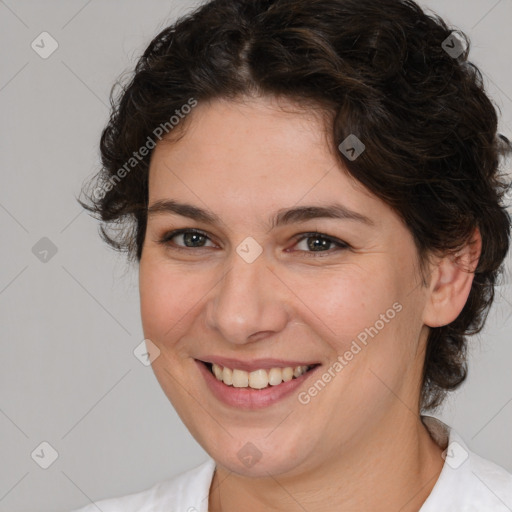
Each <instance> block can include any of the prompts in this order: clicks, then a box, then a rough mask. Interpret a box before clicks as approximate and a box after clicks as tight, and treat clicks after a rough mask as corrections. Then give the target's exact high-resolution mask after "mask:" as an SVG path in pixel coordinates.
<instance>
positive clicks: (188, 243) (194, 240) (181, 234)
mask: <svg viewBox="0 0 512 512" xmlns="http://www.w3.org/2000/svg"><path fill="white" fill-rule="evenodd" d="M173 238H175V239H177V240H181V241H182V242H183V244H184V245H181V244H176V243H175V242H171V241H172V240H173ZM206 240H209V237H208V235H206V234H205V233H203V232H202V231H199V230H197V229H176V230H174V231H169V232H168V233H165V234H164V235H163V236H162V238H160V239H159V240H158V243H159V244H162V245H166V246H172V248H173V249H179V250H181V249H183V250H186V249H201V248H202V247H205V245H203V244H204V242H205V241H206Z"/></svg>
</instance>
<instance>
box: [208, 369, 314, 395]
mask: <svg viewBox="0 0 512 512" xmlns="http://www.w3.org/2000/svg"><path fill="white" fill-rule="evenodd" d="M309 368H310V367H309V366H296V367H294V368H292V367H291V366H287V367H286V368H271V369H270V370H268V371H267V370H264V369H260V370H255V371H253V372H246V371H244V370H237V369H234V370H231V369H230V368H226V367H222V366H219V365H218V364H215V363H213V364H212V372H213V374H214V375H215V377H216V378H217V380H220V381H222V382H224V384H226V385H227V386H233V387H235V388H247V387H250V388H252V389H264V388H266V387H267V386H268V385H270V386H278V385H279V384H281V383H282V382H288V381H290V380H292V379H293V378H294V377H295V378H298V377H300V376H301V375H303V374H304V373H306V372H307V371H308V370H309Z"/></svg>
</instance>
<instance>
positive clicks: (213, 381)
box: [196, 360, 319, 409]
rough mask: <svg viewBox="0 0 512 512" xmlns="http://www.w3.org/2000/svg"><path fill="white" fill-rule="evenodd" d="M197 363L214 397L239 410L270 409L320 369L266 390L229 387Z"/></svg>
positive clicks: (202, 364) (205, 367)
mask: <svg viewBox="0 0 512 512" xmlns="http://www.w3.org/2000/svg"><path fill="white" fill-rule="evenodd" d="M196 363H197V365H198V366H199V371H200V372H201V373H202V374H203V376H204V379H205V380H206V384H207V385H208V387H209V388H210V390H211V392H212V393H213V394H214V396H215V397H216V398H218V399H219V400H220V401H221V402H224V403H225V404H227V405H230V406H232V407H236V408H239V409H240V408H241V409H263V408H264V407H269V406H271V405H273V404H275V403H277V402H279V401H280V400H282V399H284V398H285V397H287V396H289V395H291V394H292V393H293V392H294V391H295V390H296V389H297V388H298V387H299V386H300V385H301V384H302V383H303V382H304V381H305V380H306V379H308V378H309V377H310V376H311V375H312V374H313V373H315V371H316V369H317V368H319V367H318V366H316V367H315V368H313V369H312V370H309V371H308V372H306V373H305V374H303V375H301V376H300V377H297V378H295V379H292V380H289V381H288V382H282V383H281V384H278V385H277V386H268V387H266V388H264V389H252V388H235V387H234V386H227V385H226V384H224V383H223V382H222V381H220V380H217V378H216V377H215V376H214V375H213V374H212V372H211V371H210V370H209V369H208V367H207V366H206V365H205V364H204V363H202V362H200V361H197V360H196Z"/></svg>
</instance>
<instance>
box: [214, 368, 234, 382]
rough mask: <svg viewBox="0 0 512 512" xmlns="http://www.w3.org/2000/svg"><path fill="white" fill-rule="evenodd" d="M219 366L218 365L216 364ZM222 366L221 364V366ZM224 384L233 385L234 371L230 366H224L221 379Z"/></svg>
mask: <svg viewBox="0 0 512 512" xmlns="http://www.w3.org/2000/svg"><path fill="white" fill-rule="evenodd" d="M215 366H217V365H215ZM219 368H220V366H219ZM221 380H222V381H223V382H224V384H227V385H228V386H232V385H233V371H232V370H230V369H229V368H223V369H222V379H221Z"/></svg>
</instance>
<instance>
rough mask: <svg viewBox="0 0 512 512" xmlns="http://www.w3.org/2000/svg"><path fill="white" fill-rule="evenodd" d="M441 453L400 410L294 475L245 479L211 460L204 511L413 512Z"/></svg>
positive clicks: (416, 420)
mask: <svg viewBox="0 0 512 512" xmlns="http://www.w3.org/2000/svg"><path fill="white" fill-rule="evenodd" d="M397 425H399V427H397ZM333 452H335V450H333ZM441 453H442V450H441V448H440V447H439V446H438V445H437V444H436V443H435V442H434V441H433V440H432V438H431V437H430V435H429V433H428V431H427V429H426V428H425V426H424V425H423V423H422V422H421V421H420V419H419V417H415V416H414V415H413V414H411V412H410V410H405V413H404V417H403V418H401V419H400V422H397V421H396V418H395V420H394V421H393V422H389V424H385V423H379V424H378V425H377V426H376V428H375V429H374V430H373V432H369V433H368V434H367V435H365V436H364V438H362V439H361V440H359V441H358V442H357V445H355V446H353V447H352V448H351V449H350V450H343V452H341V451H338V452H336V453H333V454H332V456H331V457H330V458H329V459H328V460H324V461H322V464H321V465H318V467H315V468H310V469H309V470H307V471H304V472H303V473H301V474H300V475H299V476H293V477H289V476H287V475H285V474H281V475H276V476H272V475H270V476H269V477H268V478H248V477H245V476H241V475H238V474H235V473H232V472H230V471H229V470H227V469H226V468H223V467H222V466H220V465H218V464H217V468H216V471H215V474H214V477H213V481H212V485H211V488H210V501H209V507H208V510H209V511H210V512H234V511H239V510H247V511H249V512H255V511H260V510H265V511H269V510H271V511H273V512H280V511H283V512H284V511H286V512H290V510H308V512H317V511H318V512H320V511H322V512H324V511H325V510H338V511H341V512H343V511H353V510H382V511H387V510H400V512H418V511H419V510H420V508H421V506H422V504H423V503H424V502H425V500H426V499H427V497H428V495H429V494H430V492H431V491H432V488H433V487H434V485H435V482H436V481H437V478H438V477H439V474H440V472H441V469H442V466H443V459H442V457H441Z"/></svg>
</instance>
